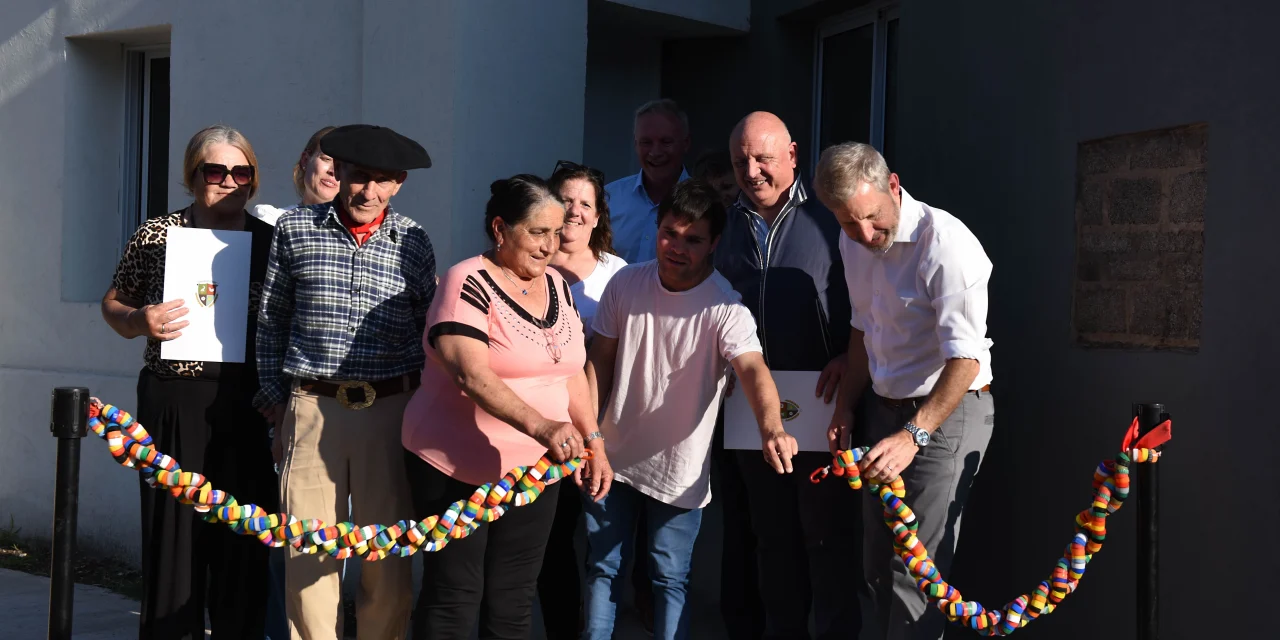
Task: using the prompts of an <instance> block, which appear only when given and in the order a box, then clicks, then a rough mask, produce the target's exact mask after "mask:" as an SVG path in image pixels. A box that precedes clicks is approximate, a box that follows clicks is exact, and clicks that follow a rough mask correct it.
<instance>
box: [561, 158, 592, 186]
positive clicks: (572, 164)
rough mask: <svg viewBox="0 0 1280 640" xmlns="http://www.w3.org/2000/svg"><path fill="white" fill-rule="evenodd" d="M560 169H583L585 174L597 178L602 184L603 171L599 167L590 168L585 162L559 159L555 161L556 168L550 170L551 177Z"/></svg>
mask: <svg viewBox="0 0 1280 640" xmlns="http://www.w3.org/2000/svg"><path fill="white" fill-rule="evenodd" d="M562 170H563V171H585V172H586V173H587V175H589V176H591V177H592V178H595V179H596V180H598V181H599V182H600V184H604V172H603V171H601V170H599V169H592V168H591V167H588V166H587V165H585V164H578V163H576V162H569V161H568V160H561V161H559V162H557V163H556V168H555V169H552V170H551V175H552V177H554V176H555V175H556V174H557V173H560V172H561V171H562Z"/></svg>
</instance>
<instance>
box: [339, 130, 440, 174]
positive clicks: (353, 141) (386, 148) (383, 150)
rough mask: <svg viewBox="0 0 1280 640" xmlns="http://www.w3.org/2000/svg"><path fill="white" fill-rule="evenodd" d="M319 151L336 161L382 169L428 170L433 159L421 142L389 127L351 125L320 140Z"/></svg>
mask: <svg viewBox="0 0 1280 640" xmlns="http://www.w3.org/2000/svg"><path fill="white" fill-rule="evenodd" d="M320 150H321V151H324V152H325V154H326V155H328V156H330V157H332V158H333V159H335V160H340V161H342V162H347V163H350V164H353V165H357V166H361V167H368V168H370V169H381V170H383V171H408V170H409V169H426V168H427V167H430V166H431V158H430V156H428V155H427V150H426V149H423V148H422V145H420V144H418V143H417V142H414V141H413V140H412V139H410V138H406V137H405V136H402V135H400V134H398V133H396V132H395V131H392V130H391V129H388V128H387V127H379V126H376V125H372V124H349V125H347V126H345V127H338V128H337V129H334V130H333V131H330V132H329V133H328V134H326V135H325V136H324V137H323V138H321V139H320Z"/></svg>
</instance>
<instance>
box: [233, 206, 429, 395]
mask: <svg viewBox="0 0 1280 640" xmlns="http://www.w3.org/2000/svg"><path fill="white" fill-rule="evenodd" d="M435 289H436V262H435V254H434V252H433V251H432V249H431V240H430V239H429V238H427V232H426V231H425V230H423V229H422V227H420V226H418V225H417V223H415V222H414V221H413V220H410V219H409V218H406V217H404V216H402V215H400V214H398V213H396V212H395V211H394V210H393V209H391V207H387V215H386V218H385V219H384V220H383V222H382V224H381V225H380V226H379V227H378V229H377V231H375V232H374V233H373V235H372V236H370V237H369V239H368V240H366V241H365V243H364V245H362V246H357V245H356V241H355V238H353V237H352V236H351V233H350V232H349V231H347V229H346V228H345V227H343V226H342V222H341V221H340V220H339V219H338V211H337V209H335V208H334V206H333V204H332V203H329V204H319V205H312V206H309V207H299V208H297V209H294V210H292V211H289V212H288V213H285V214H284V215H282V216H280V219H279V220H277V221H276V230H275V237H274V238H273V239H272V242H271V256H270V259H269V262H268V266H267V277H266V281H265V284H264V286H263V291H262V307H261V309H260V311H259V313H258V337H257V355H258V379H259V381H260V382H261V384H262V389H261V390H260V391H259V392H258V394H257V396H256V397H255V398H254V406H257V407H260V408H261V407H267V406H270V405H273V404H277V403H280V402H284V400H285V398H287V397H288V395H289V392H290V387H291V384H292V381H291V379H292V378H302V379H308V378H326V379H332V380H365V381H370V382H372V381H377V380H385V379H387V378H393V377H395V376H400V375H404V374H406V373H410V372H414V371H420V370H421V369H422V366H423V363H424V362H425V355H424V354H423V351H422V333H423V331H424V330H425V329H426V322H427V307H429V306H430V305H431V299H432V297H433V296H434V295H435Z"/></svg>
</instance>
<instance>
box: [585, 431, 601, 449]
mask: <svg viewBox="0 0 1280 640" xmlns="http://www.w3.org/2000/svg"><path fill="white" fill-rule="evenodd" d="M592 440H604V436H603V435H601V434H600V432H599V431H592V432H591V433H588V434H587V437H586V438H585V439H584V440H583V441H582V444H583V446H586V445H589V444H591V441H592Z"/></svg>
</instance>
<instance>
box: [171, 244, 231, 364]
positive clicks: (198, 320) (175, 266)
mask: <svg viewBox="0 0 1280 640" xmlns="http://www.w3.org/2000/svg"><path fill="white" fill-rule="evenodd" d="M168 243H169V244H168V248H167V251H166V253H165V259H164V299H165V301H166V302H167V301H169V300H175V299H178V298H181V299H182V300H184V301H186V303H185V305H184V306H185V307H186V308H187V315H185V316H183V317H182V318H179V319H175V322H176V321H177V320H186V321H188V322H190V323H191V324H189V325H187V326H186V327H184V328H183V329H182V335H181V336H179V337H178V338H177V339H175V340H169V341H166V342H162V343H160V357H161V358H163V359H165V360H203V361H207V362H244V354H245V333H246V332H247V331H248V321H249V261H250V254H251V252H252V248H253V234H251V233H249V232H247V231H215V230H213V229H188V228H186V227H169V240H168Z"/></svg>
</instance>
